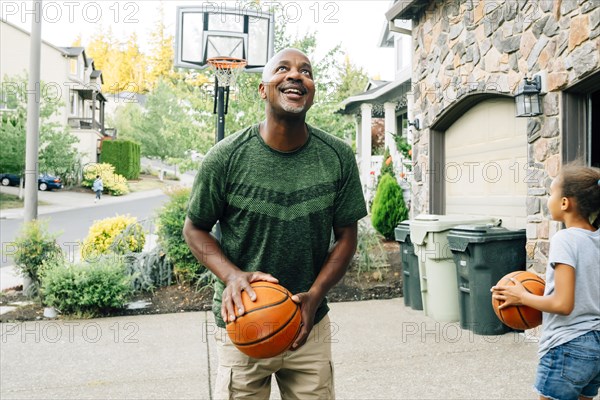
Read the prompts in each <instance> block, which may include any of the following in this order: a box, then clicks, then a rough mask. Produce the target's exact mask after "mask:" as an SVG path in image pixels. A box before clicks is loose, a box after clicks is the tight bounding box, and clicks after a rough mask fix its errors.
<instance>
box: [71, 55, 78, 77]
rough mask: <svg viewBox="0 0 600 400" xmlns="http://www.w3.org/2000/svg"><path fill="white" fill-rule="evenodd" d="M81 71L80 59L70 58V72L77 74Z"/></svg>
mask: <svg viewBox="0 0 600 400" xmlns="http://www.w3.org/2000/svg"><path fill="white" fill-rule="evenodd" d="M78 72H79V60H78V59H77V58H71V59H70V60H69V73H70V74H71V75H75V76H77V74H78Z"/></svg>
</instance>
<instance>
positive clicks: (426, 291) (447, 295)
mask: <svg viewBox="0 0 600 400" xmlns="http://www.w3.org/2000/svg"><path fill="white" fill-rule="evenodd" d="M465 224H498V219H495V218H493V217H483V216H473V215H434V214H421V215H419V216H417V217H416V218H414V219H412V220H411V221H410V239H411V241H412V243H413V246H414V248H415V254H416V255H417V258H418V260H419V279H420V281H421V298H422V300H423V311H424V312H425V315H427V316H429V317H431V318H433V319H434V320H436V321H439V322H456V321H459V320H460V318H459V308H458V285H457V281H456V265H455V264H454V258H453V256H452V252H451V251H450V247H449V245H448V238H447V236H448V232H449V231H450V229H452V228H454V227H455V226H457V225H465Z"/></svg>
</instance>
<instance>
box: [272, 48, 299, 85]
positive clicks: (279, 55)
mask: <svg viewBox="0 0 600 400" xmlns="http://www.w3.org/2000/svg"><path fill="white" fill-rule="evenodd" d="M291 53H296V54H299V55H302V56H303V57H304V58H306V60H307V62H308V64H310V59H309V58H308V56H307V55H306V54H304V53H303V52H302V51H300V50H298V49H294V48H292V47H288V48H287V49H283V50H281V51H279V52H278V53H277V54H275V55H274V56H273V57H271V59H270V60H269V61H268V62H267V65H265V67H264V68H263V73H262V81H263V82H270V81H271V77H272V76H273V73H274V72H275V71H274V69H275V65H276V64H277V63H278V62H279V61H281V59H282V58H285V56H286V55H288V54H291Z"/></svg>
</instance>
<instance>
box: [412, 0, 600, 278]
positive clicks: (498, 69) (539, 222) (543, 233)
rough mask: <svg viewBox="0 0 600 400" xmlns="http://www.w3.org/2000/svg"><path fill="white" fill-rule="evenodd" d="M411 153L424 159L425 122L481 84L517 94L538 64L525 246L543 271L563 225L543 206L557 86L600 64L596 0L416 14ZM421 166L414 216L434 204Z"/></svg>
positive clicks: (463, 3) (455, 2) (556, 131)
mask: <svg viewBox="0 0 600 400" xmlns="http://www.w3.org/2000/svg"><path fill="white" fill-rule="evenodd" d="M412 35H413V36H412V40H413V61H412V62H413V76H412V84H413V96H414V111H413V115H414V117H416V118H418V119H419V120H420V121H421V125H422V126H423V128H422V129H421V130H420V131H416V132H414V149H413V154H414V155H413V157H414V159H413V161H414V162H416V163H417V166H426V165H428V161H429V160H428V157H429V154H428V151H429V142H430V131H429V129H428V127H429V126H431V124H432V123H433V122H434V121H435V120H436V118H437V116H438V115H439V114H440V113H441V112H442V111H443V110H445V109H447V108H448V107H449V106H451V105H453V104H455V103H456V102H458V101H460V100H461V98H464V97H465V96H468V95H469V94H473V93H476V92H477V91H486V92H494V91H495V92H499V93H504V94H514V93H515V92H516V89H517V87H518V85H519V84H520V83H521V82H522V81H523V79H524V77H526V76H527V77H531V76H532V75H533V74H535V73H538V72H542V73H544V74H545V75H546V82H547V88H546V90H547V94H546V95H545V96H544V97H543V111H544V114H543V115H542V116H540V117H535V118H530V119H529V121H528V129H527V130H528V132H527V133H528V168H529V170H528V171H527V175H528V178H529V179H528V181H527V182H528V193H527V195H528V196H527V213H528V219H527V226H526V230H527V239H528V242H527V252H528V258H529V259H530V260H535V262H532V263H530V267H532V268H534V269H535V270H536V271H538V272H544V271H545V266H546V257H547V254H548V244H549V242H548V240H549V238H550V237H551V236H552V234H553V233H554V232H556V231H557V230H559V229H560V224H559V223H557V222H553V221H550V216H549V213H548V210H547V207H546V200H547V193H548V187H549V185H550V182H551V180H552V178H553V177H555V176H556V175H557V173H558V171H559V168H560V165H561V154H560V152H561V118H562V117H563V116H562V115H561V114H562V110H561V90H563V89H565V88H567V87H569V86H570V85H572V84H573V83H574V82H577V81H578V80H580V79H581V78H583V77H586V76H589V75H591V74H593V73H594V72H597V71H600V0H562V1H561V0H536V1H529V0H518V1H517V0H505V1H503V0H494V1H490V0H460V1H459V0H448V1H429V6H428V7H427V9H426V10H425V12H424V13H423V14H421V15H420V16H419V18H418V19H416V20H414V21H413V34H412ZM429 178H430V177H428V176H427V171H426V168H425V167H421V168H419V167H417V168H416V171H415V174H414V177H413V182H412V184H413V201H412V204H413V210H412V213H413V216H414V215H417V214H419V213H422V212H427V211H428V209H429V199H430V194H429V193H428V184H427V180H428V179H429Z"/></svg>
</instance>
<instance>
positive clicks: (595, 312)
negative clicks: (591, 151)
mask: <svg viewBox="0 0 600 400" xmlns="http://www.w3.org/2000/svg"><path fill="white" fill-rule="evenodd" d="M548 210H549V211H550V215H551V217H552V219H553V220H555V221H560V222H563V223H564V224H565V226H566V228H567V229H563V230H561V231H559V232H557V233H556V234H555V235H554V236H553V237H552V240H551V241H550V254H549V255H548V267H547V268H546V289H545V291H544V295H543V296H537V295H534V294H532V293H529V292H527V291H526V289H525V288H524V287H523V285H522V284H521V283H520V282H519V281H517V280H514V279H511V281H513V283H514V286H494V287H493V288H492V291H493V292H494V294H493V298H494V299H497V300H504V304H502V305H501V306H500V308H505V307H510V306H512V305H520V304H523V305H526V306H529V307H533V308H535V309H537V310H540V311H542V315H543V324H542V335H541V338H540V342H539V352H538V353H539V356H540V361H539V365H538V371H537V377H536V381H535V389H536V390H537V392H538V393H539V395H540V399H561V400H576V399H580V400H582V399H590V400H591V399H592V398H594V397H595V396H596V395H598V389H599V388H600V289H599V288H598V282H600V264H599V263H598V260H600V229H598V227H599V222H600V216H599V215H598V212H600V170H599V169H597V168H589V167H582V166H574V165H569V166H566V167H564V168H563V169H562V171H561V173H560V174H559V176H558V177H556V178H555V179H554V181H552V184H551V185H550V197H549V198H548ZM592 219H593V220H594V221H593V222H592Z"/></svg>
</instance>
